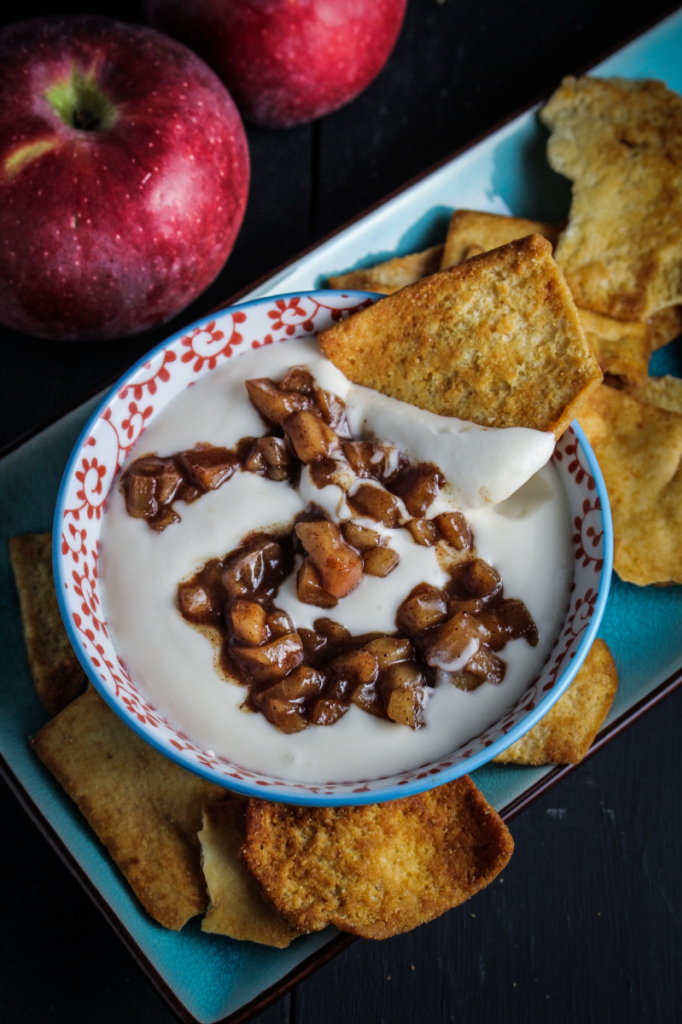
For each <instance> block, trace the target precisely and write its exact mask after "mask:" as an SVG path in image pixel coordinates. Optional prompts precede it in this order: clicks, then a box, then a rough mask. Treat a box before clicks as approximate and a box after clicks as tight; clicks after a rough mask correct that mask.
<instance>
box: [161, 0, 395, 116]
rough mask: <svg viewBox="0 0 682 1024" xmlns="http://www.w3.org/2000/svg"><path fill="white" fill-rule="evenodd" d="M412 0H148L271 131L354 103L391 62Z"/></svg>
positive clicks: (172, 31)
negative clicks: (351, 101)
mask: <svg viewBox="0 0 682 1024" xmlns="http://www.w3.org/2000/svg"><path fill="white" fill-rule="evenodd" d="M405 6H406V0H144V7H145V11H146V13H147V16H148V18H149V19H150V21H151V22H152V24H154V25H156V26H157V28H160V29H162V30H163V31H164V32H168V33H170V35H173V36H175V37H176V38H178V39H181V40H182V41H183V42H184V43H187V45H188V46H191V47H192V49H193V50H196V52H197V53H198V54H200V55H201V56H202V57H203V58H204V60H205V61H206V62H207V63H208V64H210V65H211V67H212V68H214V70H215V71H216V72H217V73H218V74H219V75H220V77H221V78H222V80H223V82H225V85H226V86H227V88H228V89H229V90H230V92H231V93H232V95H233V96H234V99H235V102H236V104H237V106H238V107H239V109H240V110H241V112H242V114H243V115H244V117H246V118H247V119H248V120H249V121H253V122H254V124H259V125H263V126H265V127H267V128H288V127H290V126H291V125H295V124H302V123H303V122H305V121H312V120H314V119H315V118H317V117H322V115H323V114H328V113H329V112H330V111H332V110H336V109H337V108H338V107H341V106H343V104H344V103H348V102H349V100H352V99H353V98H354V97H355V96H357V95H358V94H359V93H361V92H362V90H363V89H365V88H366V87H367V86H368V85H369V83H370V82H371V81H372V80H373V79H374V78H376V76H377V75H378V74H379V72H380V71H381V69H382V68H383V66H384V64H385V63H386V61H387V60H388V57H389V54H390V53H391V50H392V49H393V45H394V43H395V41H396V39H397V38H398V33H399V32H400V28H401V25H402V23H403V18H404V16H405Z"/></svg>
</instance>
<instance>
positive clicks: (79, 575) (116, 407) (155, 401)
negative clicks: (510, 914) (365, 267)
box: [54, 291, 612, 804]
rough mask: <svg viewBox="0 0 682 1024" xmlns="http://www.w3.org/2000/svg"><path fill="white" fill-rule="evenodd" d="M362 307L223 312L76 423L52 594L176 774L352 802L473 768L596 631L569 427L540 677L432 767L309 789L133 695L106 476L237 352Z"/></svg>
mask: <svg viewBox="0 0 682 1024" xmlns="http://www.w3.org/2000/svg"><path fill="white" fill-rule="evenodd" d="M369 301H372V300H370V299H368V296H367V295H366V294H365V293H362V292H337V291H334V292H330V291H318V292H310V293H307V294H300V295H285V296H277V297H274V298H267V299H260V300H256V301H255V302H251V303H245V304H244V305H241V306H235V307H232V308H231V309H227V310H224V311H223V312H221V313H218V314H216V315H215V316H213V317H211V318H209V319H206V320H203V321H200V322H198V323H196V324H193V325H192V326H191V327H189V328H187V330H186V331H184V332H181V333H179V334H177V335H174V336H173V337H172V338H170V339H168V340H167V341H166V342H164V343H163V344H162V345H160V346H159V347H157V348H156V349H155V350H154V351H153V352H152V353H151V354H150V355H149V356H148V357H147V358H146V359H145V360H143V361H142V362H140V363H138V364H137V366H135V367H133V369H132V370H131V371H129V373H128V374H127V375H126V376H125V377H124V378H123V380H122V381H121V382H120V383H119V384H118V385H117V386H116V387H115V388H114V390H113V391H112V392H111V393H110V394H109V395H108V397H107V398H106V400H105V402H104V404H103V405H102V406H101V407H100V409H99V410H98V411H97V412H96V413H95V415H94V416H93V417H92V419H91V420H90V422H89V423H88V425H87V426H86V428H85V430H84V432H83V434H82V435H81V438H80V440H79V441H78V443H77V445H76V448H75V449H74V452H73V453H72V456H71V459H70V461H69V465H68V466H67V469H66V472H65V475H64V479H63V481H62V487H61V490H60V495H59V499H58V502H57V510H56V513H55V524H54V562H55V578H56V581H57V593H58V597H59V601H60V606H61V609H62V614H63V617H64V621H65V624H66V627H67V630H68V632H69V635H70V638H71V642H72V643H73V645H74V648H75V649H76V652H77V654H78V656H79V658H80V659H81V661H82V663H83V666H84V668H85V669H86V671H87V673H88V675H89V677H90V678H91V680H92V682H93V683H94V685H95V686H96V687H97V689H98V690H99V692H100V693H101V694H102V696H103V697H104V698H105V700H107V702H108V703H109V704H110V705H111V707H112V708H113V709H114V710H115V711H116V712H117V713H118V714H119V715H120V716H121V717H122V718H123V719H124V720H125V721H126V722H127V723H128V724H129V725H130V726H131V728H133V729H134V730H135V731H137V732H138V733H139V734H140V735H142V736H143V737H144V738H145V739H146V740H148V741H149V742H151V743H152V744H153V745H154V746H155V747H157V748H158V749H159V750H161V751H163V752H164V753H166V754H167V755H168V756H169V757H172V758H173V759H174V760H176V761H178V762H179V763H180V764H182V765H183V766H184V767H186V768H188V769H190V770H192V771H194V772H198V773H199V774H200V775H203V776H204V777H206V778H209V779H211V780H212V781H214V782H217V783H219V784H222V785H225V786H228V787H230V788H233V789H237V790H239V791H240V792H243V793H247V794H250V795H258V796H266V797H267V798H269V799H273V800H285V801H290V802H294V803H301V804H305V803H308V804H310V803H319V804H341V803H347V804H357V803H368V802H376V801H379V800H387V799H392V798H394V797H397V796H405V795H407V794H408V793H414V792H418V791H419V790H423V789H428V788H430V787H432V786H435V785H439V784H441V783H444V782H447V781H449V780H450V779H453V778H456V777H457V776H459V775H463V774H465V773H466V772H469V771H472V770H473V769H474V768H477V767H479V766H480V765H481V764H484V763H485V762H486V761H488V760H490V759H491V758H492V757H493V756H494V755H495V754H496V753H498V752H499V751H500V750H502V749H504V747H506V746H508V745H509V743H511V742H513V741H514V740H515V739H517V738H518V737H519V736H521V735H522V734H523V733H524V732H525V731H526V730H527V729H528V728H530V727H531V725H533V724H534V722H535V721H537V720H538V719H539V718H540V717H541V716H542V714H544V713H545V712H546V711H547V710H548V709H549V707H550V706H551V704H552V703H554V701H555V700H556V699H557V698H558V697H559V696H560V694H561V693H562V692H563V691H564V690H565V689H566V687H567V686H568V684H569V683H570V681H571V679H572V678H573V676H574V675H575V672H576V671H577V669H578V667H579V665H580V663H581V662H582V660H583V659H584V657H585V655H586V654H587V650H588V649H589V646H590V644H591V642H592V639H593V637H594V635H595V633H596V630H597V627H598V624H599V620H600V618H601V613H602V611H603V608H604V605H605V603H606V596H607V591H608V582H609V579H610V572H611V561H612V559H611V546H612V544H611V525H610V518H609V514H608V507H607V503H606V496H605V489H604V485H603V481H602V480H601V475H600V473H599V470H598V467H597V465H596V461H595V459H594V455H593V454H592V452H591V450H590V448H589V446H588V445H587V442H586V440H585V438H584V436H583V435H582V432H581V431H580V430H579V429H575V428H571V429H569V430H568V431H567V432H566V434H564V436H563V437H562V438H561V440H560V441H559V443H558V445H557V449H556V451H555V454H554V463H555V465H556V468H557V470H558V473H559V476H560V478H561V481H562V484H563V486H564V489H565V491H566V495H567V498H568V502H569V507H570V510H571V519H572V523H573V527H574V535H573V547H574V552H575V570H574V578H573V585H572V590H571V600H570V607H569V611H568V614H567V618H566V622H565V624H564V627H563V629H562V632H561V635H560V637H559V639H558V641H557V644H556V646H555V648H554V650H553V651H552V653H551V655H550V657H549V659H548V661H547V663H546V664H545V666H544V668H543V670H542V672H541V673H540V676H539V677H538V678H537V679H536V680H534V681H533V683H532V684H531V685H530V686H529V687H528V689H527V690H526V692H525V693H524V694H523V696H522V697H521V699H520V700H519V701H518V702H517V703H516V705H515V706H514V707H513V708H511V709H510V710H509V711H508V712H507V713H506V714H505V715H504V716H503V718H502V719H500V720H499V721H498V722H496V723H495V724H494V725H493V726H491V727H490V728H489V729H487V730H486V731H485V732H484V733H483V734H482V735H480V736H478V737H477V738H476V739H475V740H472V741H470V742H468V743H467V744H466V745H465V746H464V748H460V749H459V750H456V751H453V753H452V754H451V755H450V756H449V757H447V758H445V759H443V760H440V761H438V762H434V763H432V764H427V765H423V766H421V767H420V768H417V769H413V770H411V771H405V772H402V773H399V774H397V775H392V776H387V777H384V778H380V779H368V780H366V781H364V782H346V783H329V784H326V785H310V784H307V783H292V782H287V781H285V780H282V779H278V778H274V777H271V776H267V775H264V774H261V773H258V772H254V771H249V770H246V769H244V768H243V767H242V766H240V765H237V764H233V763H232V762H230V761H229V759H227V758H224V757H218V756H216V755H215V754H214V753H213V752H212V751H210V750H204V749H203V748H202V747H201V745H199V744H197V743H196V742H194V741H193V740H192V739H191V738H190V737H188V736H186V735H184V734H183V733H182V732H181V731H179V730H178V729H177V728H175V727H174V726H173V725H172V724H171V723H170V722H168V721H167V720H166V719H165V718H164V716H163V715H162V714H161V713H159V712H158V711H157V709H156V708H154V707H153V706H152V705H151V704H150V703H149V702H148V701H147V700H145V698H144V696H143V695H142V694H141V693H140V692H139V691H138V689H137V687H136V685H135V681H134V680H133V679H131V678H130V676H129V674H128V672H127V671H126V669H125V667H124V666H123V664H122V663H121V662H120V661H119V658H118V656H117V654H116V650H115V648H114V645H113V643H112V641H111V638H110V637H109V633H108V631H107V625H106V622H105V620H104V617H103V613H102V607H101V602H100V597H99V574H98V556H99V535H100V529H101V520H102V513H103V511H104V506H105V504H106V501H107V497H108V495H109V493H110V491H111V488H112V485H113V483H114V480H115V478H116V475H117V473H118V471H119V469H120V468H121V466H122V465H123V463H124V461H125V459H126V456H127V454H128V452H129V451H130V449H131V448H132V446H133V445H134V444H135V443H136V442H137V440H138V439H139V437H140V435H141V433H142V432H143V431H144V429H145V428H146V427H147V426H148V424H149V422H150V421H151V420H152V418H153V417H154V416H155V415H156V414H157V413H158V412H159V411H160V410H161V409H162V408H164V407H165V406H166V405H167V404H168V402H170V401H171V400H172V399H173V398H174V397H175V396H176V395H177V394H179V393H180V392H181V391H183V390H184V389H185V388H186V387H188V386H189V385H190V384H191V383H193V382H194V381H196V380H197V379H199V378H200V377H201V376H203V375H205V374H206V373H210V372H212V371H213V370H214V369H216V367H219V366H222V365H223V364H224V363H225V362H226V361H227V360H228V359H231V358H234V357H235V356H237V355H239V353H240V352H242V351H248V350H249V349H252V348H259V347H261V346H262V345H269V344H274V343H281V342H286V340H287V339H289V338H295V337H298V338H300V337H305V336H307V335H311V334H316V333H317V332H318V331H320V330H323V329H324V328H326V327H329V326H330V325H331V324H332V323H334V322H335V321H338V320H339V319H341V318H342V317H343V316H346V315H348V314H350V313H353V312H355V311H356V310H358V309H359V308H361V307H362V306H364V305H366V304H367V303H368V302H369Z"/></svg>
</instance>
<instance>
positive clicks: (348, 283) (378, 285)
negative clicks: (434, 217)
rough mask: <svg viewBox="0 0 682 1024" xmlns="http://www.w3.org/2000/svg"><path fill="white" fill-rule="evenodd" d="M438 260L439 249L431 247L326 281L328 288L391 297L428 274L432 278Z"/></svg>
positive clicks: (441, 256) (438, 263)
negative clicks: (375, 293)
mask: <svg viewBox="0 0 682 1024" xmlns="http://www.w3.org/2000/svg"><path fill="white" fill-rule="evenodd" d="M442 258H443V246H442V245H434V246H432V247H431V248H430V249H424V250H423V251H422V252H413V253H410V254H409V255H408V256H396V257H395V258H394V259H392V260H387V261H386V262H385V263H377V264H375V265H374V266H372V267H363V268H362V269H361V270H350V271H348V273H346V274H334V275H333V276H332V277H330V278H329V286H330V287H331V288H339V289H341V290H348V291H359V292H379V293H380V294H381V295H392V294H393V292H397V291H399V290H400V289H401V288H404V287H405V286H406V285H408V284H414V283H415V281H421V279H422V278H423V277H427V276H428V275H429V274H435V273H436V271H437V270H440V264H441V260H442Z"/></svg>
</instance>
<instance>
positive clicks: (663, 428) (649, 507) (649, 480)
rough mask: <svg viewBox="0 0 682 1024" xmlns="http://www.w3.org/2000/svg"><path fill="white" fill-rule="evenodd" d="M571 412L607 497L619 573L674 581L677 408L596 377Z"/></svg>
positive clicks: (681, 486)
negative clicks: (653, 402)
mask: <svg viewBox="0 0 682 1024" xmlns="http://www.w3.org/2000/svg"><path fill="white" fill-rule="evenodd" d="M578 420H579V422H580V425H581V426H582V428H583V429H584V431H585V433H586V435H587V439H588V441H589V442H590V444H591V445H592V448H593V449H594V453H595V455H596V456H597V459H598V461H599V465H600V467H601V470H602V473H603V474H604V480H605V483H606V489H607V491H608V495H609V502H610V504H611V513H612V516H613V533H614V569H615V570H616V572H617V573H618V575H619V576H620V578H621V579H622V580H625V581H626V582H628V583H636V584H638V585H639V586H646V585H647V584H649V583H659V584H665V583H682V414H680V413H678V412H671V411H670V410H668V409H662V408H658V407H657V406H655V405H651V404H649V403H648V402H642V401H640V400H639V399H638V398H635V397H633V396H632V395H629V394H627V393H626V392H624V391H618V390H615V389H614V388H611V387H608V386H607V385H602V387H600V388H599V389H598V390H597V391H596V392H595V393H594V394H593V395H592V396H591V397H590V400H589V402H588V403H587V404H586V405H585V406H584V407H583V409H582V410H581V411H580V413H579V416H578Z"/></svg>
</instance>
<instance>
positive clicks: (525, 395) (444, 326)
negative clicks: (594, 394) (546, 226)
mask: <svg viewBox="0 0 682 1024" xmlns="http://www.w3.org/2000/svg"><path fill="white" fill-rule="evenodd" d="M551 250H552V247H551V245H550V243H549V242H547V241H546V239H544V238H542V237H541V236H540V235H530V236H529V237H528V238H525V239H522V240H520V241H516V242H510V243H509V245H505V246H502V247H501V248H499V249H494V250H493V251H492V252H488V253H484V254H483V255H481V256H474V257H473V258H472V259H469V260H467V261H466V262H464V263H460V264H458V265H457V266H456V267H452V268H451V269H450V270H444V271H441V272H440V273H439V274H433V275H431V276H430V277H427V278H425V279H424V280H423V281H419V282H418V283H417V284H414V285H410V286H409V287H407V288H403V289H402V291H400V292H397V293H396V294H395V295H389V296H387V297H386V298H385V299H381V300H380V301H378V302H376V303H374V305H372V306H369V307H368V308H367V309H365V310H362V311H361V312H359V313H356V314H354V315H353V316H351V317H349V318H348V319H346V320H344V321H342V322H340V323H338V324H336V325H335V326H334V327H331V328H329V329H328V330H326V331H322V332H321V334H320V335H319V342H320V347H321V348H322V350H323V352H324V353H325V355H327V356H328V358H329V359H331V361H332V362H333V363H335V365H336V366H338V367H339V369H341V370H342V371H343V373H344V374H345V375H346V377H348V378H350V380H352V381H354V382H355V383H356V384H364V385H366V386H368V387H371V388H374V389H375V390H377V391H381V392H383V394H386V395H390V396H392V397H394V398H398V399H401V400H402V401H404V402H410V403H411V404H412V405H416V406H418V407H419V408H421V409H427V410H430V411H431V412H435V413H440V414H441V415H445V416H456V417H459V418H460V419H464V420H471V421H473V422H474V423H479V424H482V425H483V426H490V427H511V426H516V427H518V426H524V427H534V428H535V429H537V430H546V431H553V432H554V433H555V435H556V436H557V437H558V436H559V435H560V434H561V433H563V431H564V430H565V429H566V427H567V426H568V424H569V423H570V421H571V420H572V419H573V417H574V415H575V411H576V409H577V408H578V406H579V405H580V404H581V403H582V401H583V400H584V398H585V397H586V396H587V395H588V394H589V393H590V391H592V390H593V389H594V388H595V387H597V385H598V384H599V382H600V381H601V379H602V374H601V371H600V369H599V366H598V365H597V361H596V359H595V357H594V354H593V352H592V349H591V347H590V345H589V343H588V341H587V339H586V338H585V335H584V332H583V329H582V327H581V324H580V320H579V317H578V311H577V309H576V307H575V304H574V302H573V299H572V298H571V295H570V292H569V291H568V288H567V286H566V282H565V281H564V279H563V276H562V274H561V272H560V270H559V269H558V267H557V265H556V263H555V262H554V260H553V259H552V253H551Z"/></svg>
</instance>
